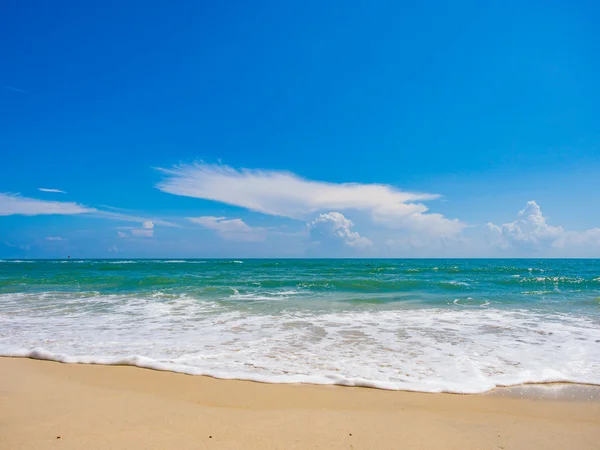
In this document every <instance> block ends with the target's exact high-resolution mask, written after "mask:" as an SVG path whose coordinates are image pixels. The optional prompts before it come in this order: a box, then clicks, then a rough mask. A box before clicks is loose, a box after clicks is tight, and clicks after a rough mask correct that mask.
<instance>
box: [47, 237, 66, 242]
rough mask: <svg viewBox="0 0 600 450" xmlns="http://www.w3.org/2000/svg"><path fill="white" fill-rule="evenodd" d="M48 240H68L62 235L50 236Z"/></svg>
mask: <svg viewBox="0 0 600 450" xmlns="http://www.w3.org/2000/svg"><path fill="white" fill-rule="evenodd" d="M46 240H47V241H66V239H65V238H61V237H60V236H48V237H47V238H46Z"/></svg>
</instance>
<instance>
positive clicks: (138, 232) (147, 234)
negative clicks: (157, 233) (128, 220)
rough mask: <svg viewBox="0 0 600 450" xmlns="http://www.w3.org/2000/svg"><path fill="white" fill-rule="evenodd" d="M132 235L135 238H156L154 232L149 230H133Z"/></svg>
mask: <svg viewBox="0 0 600 450" xmlns="http://www.w3.org/2000/svg"><path fill="white" fill-rule="evenodd" d="M131 234H132V235H133V236H139V237H152V236H154V230H148V229H143V230H131Z"/></svg>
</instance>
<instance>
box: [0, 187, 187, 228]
mask: <svg viewBox="0 0 600 450" xmlns="http://www.w3.org/2000/svg"><path fill="white" fill-rule="evenodd" d="M52 214H56V215H85V216H86V217H96V218H101V219H109V220H118V221H123V222H138V223H140V224H141V226H142V227H143V229H142V230H137V232H134V231H132V234H134V235H137V236H146V237H152V236H153V234H154V230H153V229H154V226H155V225H161V226H166V227H180V225H178V224H176V223H173V222H169V221H166V220H162V219H156V218H153V219H151V220H150V219H148V218H147V217H139V216H134V215H129V214H123V213H120V212H115V211H106V210H101V209H97V208H89V207H87V206H83V205H80V204H78V203H73V202H58V201H47V200H39V199H35V198H29V197H21V196H20V195H18V194H8V193H0V216H12V215H23V216H38V215H52Z"/></svg>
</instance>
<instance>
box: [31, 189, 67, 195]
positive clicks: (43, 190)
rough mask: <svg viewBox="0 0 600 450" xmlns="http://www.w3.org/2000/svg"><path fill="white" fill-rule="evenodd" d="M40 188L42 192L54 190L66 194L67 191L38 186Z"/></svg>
mask: <svg viewBox="0 0 600 450" xmlns="http://www.w3.org/2000/svg"><path fill="white" fill-rule="evenodd" d="M38 190H40V191H42V192H53V193H57V194H66V191H61V190H60V189H50V188H38Z"/></svg>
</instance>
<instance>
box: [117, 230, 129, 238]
mask: <svg viewBox="0 0 600 450" xmlns="http://www.w3.org/2000/svg"><path fill="white" fill-rule="evenodd" d="M117 236H118V237H120V238H126V237H128V235H127V233H125V232H124V231H117Z"/></svg>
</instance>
